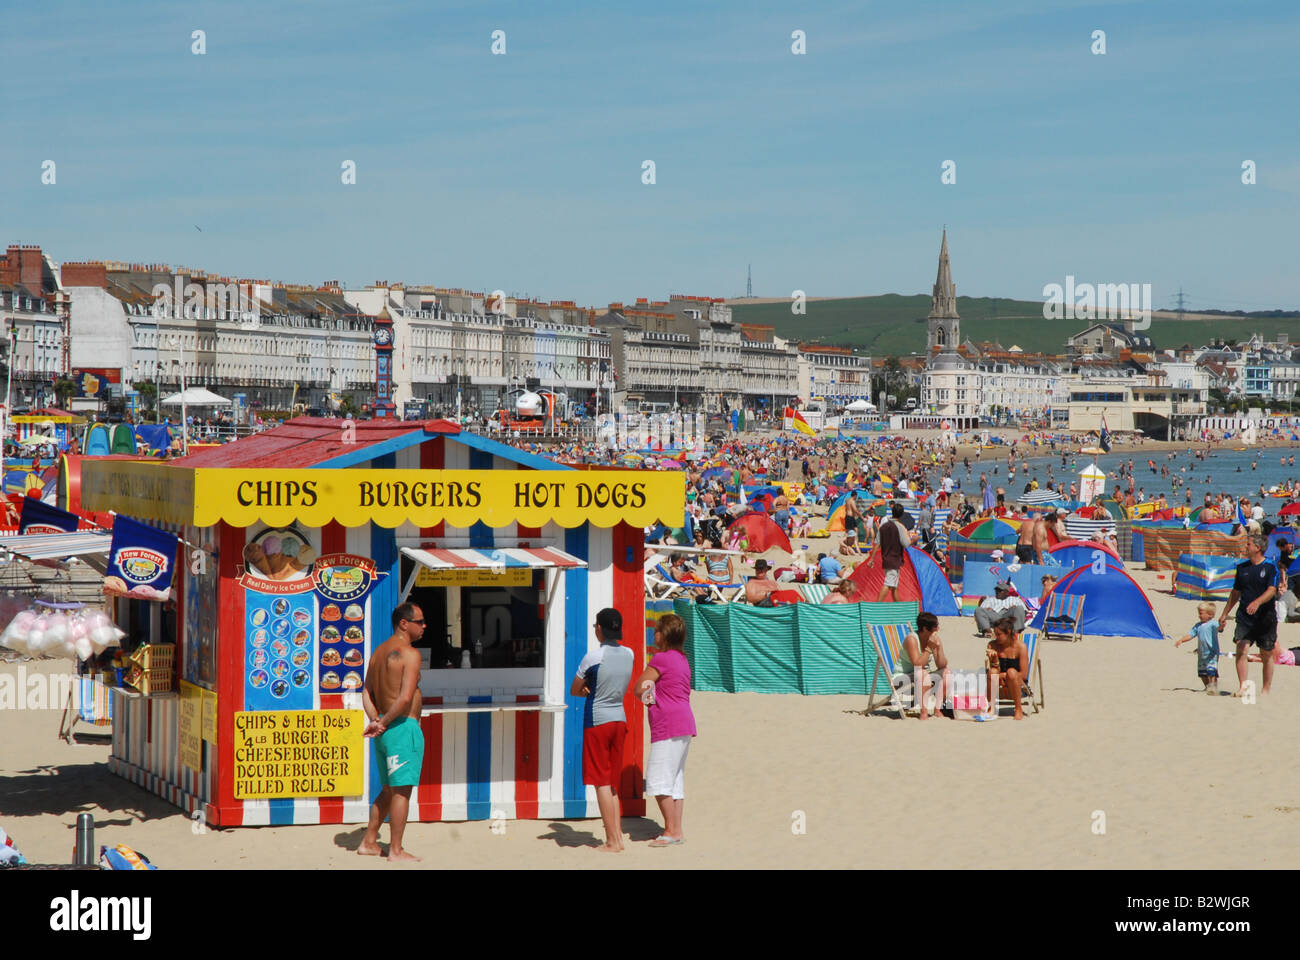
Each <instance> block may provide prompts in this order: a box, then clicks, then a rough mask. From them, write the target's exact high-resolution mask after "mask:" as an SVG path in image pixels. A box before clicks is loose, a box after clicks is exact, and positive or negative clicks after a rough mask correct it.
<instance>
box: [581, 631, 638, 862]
mask: <svg viewBox="0 0 1300 960" xmlns="http://www.w3.org/2000/svg"><path fill="white" fill-rule="evenodd" d="M593 626H594V628H595V631H596V640H597V642H598V643H599V646H597V647H596V649H595V650H592V651H590V652H589V653H588V654H587V655H586V656H585V657H583V658H582V662H581V663H579V664H578V675H577V676H576V677H574V678H573V684H572V685H571V686H570V687H569V693H570V694H571V695H572V696H575V697H586V698H587V704H586V708H585V710H584V712H583V718H582V782H583V783H587V784H590V785H592V786H594V787H595V788H596V803H597V805H598V806H599V807H600V819H601V820H602V821H603V822H604V824H605V844H604V846H602V847H601V848H600V850H601V851H602V852H604V853H622V852H623V828H622V826H621V824H620V821H619V805H618V781H619V778H620V777H621V776H622V773H623V744H624V741H625V740H626V739H627V714H626V713H624V712H623V697H624V696H626V694H627V688H628V684H630V683H631V682H632V667H633V656H632V651H631V650H630V649H628V648H627V647H624V646H622V645H621V644H620V643H619V641H620V640H622V639H623V615H622V614H621V613H619V612H618V611H617V610H615V609H614V608H613V607H605V608H604V609H603V610H601V611H600V612H599V613H598V614H596V622H595V624H594V625H593Z"/></svg>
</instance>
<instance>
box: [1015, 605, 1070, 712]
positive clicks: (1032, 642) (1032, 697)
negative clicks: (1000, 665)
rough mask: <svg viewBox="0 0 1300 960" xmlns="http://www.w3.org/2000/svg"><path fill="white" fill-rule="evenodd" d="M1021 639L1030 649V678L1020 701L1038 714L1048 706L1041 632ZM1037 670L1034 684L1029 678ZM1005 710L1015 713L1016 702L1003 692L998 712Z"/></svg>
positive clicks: (1022, 691)
mask: <svg viewBox="0 0 1300 960" xmlns="http://www.w3.org/2000/svg"><path fill="white" fill-rule="evenodd" d="M1079 599H1080V600H1082V599H1083V598H1082V597H1080V598H1079ZM1044 635H1045V634H1044ZM1020 639H1021V640H1023V641H1025V646H1026V647H1027V648H1028V649H1029V676H1028V677H1026V678H1025V679H1024V682H1023V683H1022V684H1021V688H1020V690H1021V693H1020V701H1021V704H1022V705H1023V706H1024V707H1032V708H1033V710H1034V713H1037V712H1038V711H1039V710H1042V709H1044V708H1045V707H1046V706H1047V701H1046V700H1045V698H1044V696H1043V662H1042V661H1041V660H1039V659H1038V641H1039V639H1040V636H1039V632H1038V631H1037V630H1025V631H1024V632H1022V633H1021V634H1020ZM1035 668H1037V669H1038V676H1037V678H1036V679H1035V680H1034V682H1033V683H1030V680H1029V678H1030V677H1033V676H1034V669H1035ZM1003 708H1006V709H1008V710H1011V711H1012V712H1015V709H1016V702H1015V701H1014V700H1012V699H1011V698H1010V697H1004V696H1002V695H1001V691H999V692H998V704H997V709H998V712H999V713H1001V712H1002V710H1003Z"/></svg>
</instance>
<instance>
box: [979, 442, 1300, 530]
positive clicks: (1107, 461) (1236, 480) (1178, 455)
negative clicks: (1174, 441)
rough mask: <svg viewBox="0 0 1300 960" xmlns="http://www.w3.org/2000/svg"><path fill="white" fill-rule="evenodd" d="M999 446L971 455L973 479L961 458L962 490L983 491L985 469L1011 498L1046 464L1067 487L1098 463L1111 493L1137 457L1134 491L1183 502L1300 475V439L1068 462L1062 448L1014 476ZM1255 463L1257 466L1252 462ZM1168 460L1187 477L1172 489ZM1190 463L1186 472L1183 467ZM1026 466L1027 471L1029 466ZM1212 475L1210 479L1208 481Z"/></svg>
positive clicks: (1072, 457)
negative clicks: (1201, 452) (1291, 443)
mask: <svg viewBox="0 0 1300 960" xmlns="http://www.w3.org/2000/svg"><path fill="white" fill-rule="evenodd" d="M1000 452H1001V451H989V450H986V451H984V453H985V456H984V459H983V460H981V461H976V460H974V459H972V460H971V464H970V466H971V473H970V480H967V478H966V471H965V467H964V466H962V465H961V463H960V461H959V462H958V466H957V469H956V470H955V471H954V472H953V478H954V479H956V480H960V481H961V485H962V491H963V492H964V493H966V494H970V493H972V492H973V493H975V494H978V493H979V478H980V474H981V473H987V474H988V477H989V481H990V482H991V483H993V484H994V486H1001V487H1004V488H1005V489H1006V491H1007V499H1008V500H1009V501H1015V500H1016V499H1018V498H1019V497H1020V496H1022V495H1023V494H1024V491H1025V484H1027V483H1028V482H1029V481H1030V480H1031V479H1032V480H1037V481H1038V486H1039V488H1040V489H1041V488H1043V487H1046V486H1047V481H1048V479H1049V478H1048V475H1047V468H1048V467H1049V466H1050V467H1051V468H1052V477H1053V478H1054V479H1055V481H1056V485H1057V487H1060V486H1061V484H1062V483H1064V484H1065V486H1066V488H1067V489H1069V485H1070V484H1071V483H1078V482H1079V473H1080V472H1081V471H1082V470H1083V469H1084V468H1085V467H1087V466H1088V465H1089V464H1092V463H1096V464H1097V466H1098V467H1100V468H1101V469H1102V470H1104V471H1105V472H1106V492H1107V493H1108V494H1109V493H1111V492H1113V491H1120V492H1121V493H1125V492H1127V491H1128V478H1127V477H1125V478H1123V479H1118V478H1116V477H1115V476H1113V474H1115V473H1116V472H1117V471H1118V470H1119V467H1120V464H1125V465H1127V464H1128V461H1129V460H1130V459H1131V460H1132V461H1133V480H1134V492H1136V490H1137V488H1138V487H1142V488H1143V489H1145V491H1146V498H1147V499H1148V500H1154V499H1155V498H1156V497H1157V495H1159V494H1161V493H1163V494H1165V496H1166V497H1167V498H1168V499H1169V502H1170V504H1171V505H1173V504H1180V503H1184V502H1185V501H1186V497H1187V494H1186V491H1187V490H1188V489H1190V490H1191V491H1192V503H1193V504H1195V505H1197V506H1199V505H1200V504H1201V503H1202V502H1203V501H1204V500H1205V494H1207V493H1213V494H1215V495H1216V496H1217V495H1218V494H1220V493H1224V492H1226V493H1228V494H1230V495H1231V496H1232V497H1233V498H1234V499H1235V498H1237V497H1246V498H1247V499H1249V500H1251V501H1254V500H1257V499H1259V485H1260V484H1261V483H1262V484H1263V485H1264V489H1266V490H1267V489H1268V488H1269V487H1271V486H1273V485H1275V484H1279V485H1282V484H1289V483H1290V481H1291V480H1292V479H1297V480H1300V445H1298V446H1295V447H1254V448H1249V447H1248V448H1246V449H1245V450H1238V449H1237V448H1236V447H1234V446H1232V441H1228V442H1227V443H1226V444H1222V445H1220V446H1217V447H1211V448H1210V452H1209V453H1208V454H1207V455H1206V458H1205V459H1204V460H1201V459H1198V458H1197V456H1196V454H1195V448H1193V452H1192V453H1191V454H1189V453H1188V448H1186V447H1179V448H1176V449H1174V450H1167V449H1166V450H1155V449H1151V448H1149V447H1133V448H1124V447H1120V448H1116V449H1115V450H1113V451H1112V452H1111V453H1108V454H1103V455H1101V456H1097V457H1093V456H1089V455H1087V454H1079V453H1075V454H1066V458H1065V464H1066V465H1065V466H1064V467H1062V466H1061V456H1060V454H1059V453H1058V454H1057V455H1056V456H1055V457H1052V456H1036V457H1032V458H1029V459H1027V460H1023V461H1020V460H1018V461H1017V463H1016V479H1015V480H1013V481H1011V482H1008V481H1007V460H1006V456H1005V454H1004V455H1003V456H1001V457H1000V458H998V459H990V458H989V456H988V454H989V453H1000ZM1170 453H1173V454H1174V458H1173V459H1172V460H1170V459H1168V457H1169V454H1170ZM1292 456H1294V457H1296V464H1295V466H1289V465H1284V464H1282V463H1281V462H1280V461H1281V460H1282V458H1284V457H1285V458H1288V459H1289V458H1290V457H1292ZM1148 460H1153V461H1155V465H1156V470H1155V473H1152V472H1151V468H1150V467H1149V466H1147V461H1148ZM1252 464H1254V467H1253V468H1252ZM1163 465H1168V467H1169V470H1170V473H1171V475H1175V476H1177V477H1178V478H1179V479H1180V480H1182V481H1183V484H1184V485H1183V486H1180V487H1179V488H1178V489H1177V490H1175V489H1174V487H1173V483H1172V477H1162V476H1161V475H1160V468H1161V466H1163ZM994 467H997V469H998V472H997V475H996V476H994V474H993V468H994ZM1184 467H1186V468H1187V470H1186V472H1183V468H1184ZM1026 470H1027V471H1028V472H1026ZM1207 480H1208V482H1207ZM1284 503H1286V500H1279V499H1273V498H1269V499H1268V500H1265V501H1264V510H1265V511H1266V512H1267V513H1269V514H1273V513H1276V511H1277V508H1278V507H1280V506H1282V504H1284Z"/></svg>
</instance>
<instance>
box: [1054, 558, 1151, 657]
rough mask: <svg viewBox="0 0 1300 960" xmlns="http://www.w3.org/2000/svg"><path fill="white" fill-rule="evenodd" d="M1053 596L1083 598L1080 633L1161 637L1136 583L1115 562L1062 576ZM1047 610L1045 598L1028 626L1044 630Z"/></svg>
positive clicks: (1081, 569) (1087, 567)
mask: <svg viewBox="0 0 1300 960" xmlns="http://www.w3.org/2000/svg"><path fill="white" fill-rule="evenodd" d="M1052 593H1064V594H1069V595H1070V596H1075V597H1084V598H1086V599H1085V601H1084V604H1083V621H1082V623H1080V624H1079V632H1080V633H1082V634H1084V635H1088V636H1098V637H1150V638H1152V639H1156V640H1159V639H1162V638H1163V637H1164V631H1163V630H1162V629H1161V628H1160V621H1159V620H1157V619H1156V612H1155V610H1153V609H1152V607H1151V601H1150V600H1148V599H1147V595H1146V594H1145V593H1144V592H1143V591H1142V588H1141V587H1140V586H1138V584H1137V581H1136V580H1134V579H1133V578H1132V577H1130V576H1129V575H1128V573H1126V572H1125V571H1124V570H1122V569H1121V568H1120V567H1117V566H1116V565H1115V564H1114V563H1107V564H1106V566H1105V569H1103V570H1100V571H1098V572H1095V573H1094V572H1093V568H1092V566H1091V565H1089V566H1086V567H1079V568H1078V569H1076V570H1074V571H1073V572H1071V573H1068V574H1066V575H1065V576H1064V577H1062V578H1061V582H1060V583H1058V584H1057V585H1056V588H1055V589H1054V590H1053V591H1052ZM1047 608H1048V602H1047V597H1044V598H1043V605H1042V606H1041V607H1040V608H1039V610H1038V613H1037V615H1036V616H1035V617H1034V619H1033V622H1032V623H1030V624H1029V626H1030V627H1032V628H1033V629H1035V630H1041V629H1043V623H1044V621H1045V620H1046V618H1047Z"/></svg>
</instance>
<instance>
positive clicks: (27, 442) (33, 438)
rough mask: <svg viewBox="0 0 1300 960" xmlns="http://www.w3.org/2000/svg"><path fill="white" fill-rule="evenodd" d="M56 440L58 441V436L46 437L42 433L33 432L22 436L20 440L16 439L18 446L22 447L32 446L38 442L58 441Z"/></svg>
mask: <svg viewBox="0 0 1300 960" xmlns="http://www.w3.org/2000/svg"><path fill="white" fill-rule="evenodd" d="M58 442H59V439H58V437H47V436H44V435H43V434H39V433H33V434H31V435H30V436H27V437H23V438H22V439H21V440H19V441H18V444H19V446H23V447H34V446H37V445H38V444H44V443H58Z"/></svg>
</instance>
